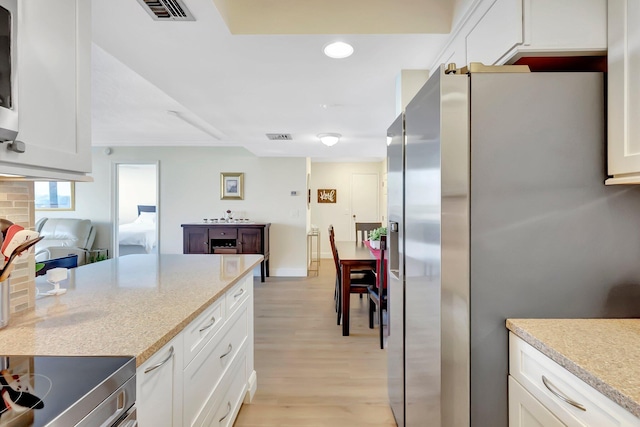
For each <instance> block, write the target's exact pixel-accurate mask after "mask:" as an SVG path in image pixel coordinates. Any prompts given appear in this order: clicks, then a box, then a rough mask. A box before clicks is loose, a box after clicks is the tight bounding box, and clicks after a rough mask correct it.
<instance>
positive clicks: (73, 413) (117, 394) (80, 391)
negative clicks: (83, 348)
mask: <svg viewBox="0 0 640 427" xmlns="http://www.w3.org/2000/svg"><path fill="white" fill-rule="evenodd" d="M135 370H136V363H135V358H133V357H115V356H95V357H94V356H91V357H85V356H2V357H0V386H1V388H0V426H1V427H22V426H33V427H45V426H46V427H58V426H60V427H70V426H84V425H87V426H89V425H116V424H117V420H118V419H120V418H121V417H122V416H124V415H125V414H126V413H127V411H129V409H130V408H131V406H133V404H134V403H135ZM98 419H99V420H98ZM97 420H98V421H97Z"/></svg>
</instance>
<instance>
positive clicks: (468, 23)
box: [431, 0, 607, 74]
mask: <svg viewBox="0 0 640 427" xmlns="http://www.w3.org/2000/svg"><path fill="white" fill-rule="evenodd" d="M460 43H462V44H463V45H464V47H460ZM606 51H607V1H606V0H563V1H557V0H484V1H479V2H477V3H474V4H473V6H472V8H471V9H470V10H468V11H467V12H466V13H465V15H464V17H463V18H462V19H461V20H460V22H459V24H458V25H457V26H456V28H454V29H453V31H452V33H451V38H450V40H449V42H448V43H447V45H446V46H445V48H444V49H443V52H442V54H440V55H439V57H438V59H437V60H436V62H435V63H434V64H433V65H432V67H431V73H432V74H433V72H434V71H435V70H437V68H438V66H439V65H440V64H443V63H444V64H447V63H449V62H455V63H456V65H457V66H458V68H459V67H461V66H464V65H468V64H469V63H471V62H482V63H483V64H485V65H501V64H513V63H515V62H516V61H517V60H518V59H520V58H522V57H524V56H575V55H604V54H606ZM461 53H463V54H464V55H461ZM452 56H455V57H456V58H455V59H456V60H455V61H450V60H449V57H452Z"/></svg>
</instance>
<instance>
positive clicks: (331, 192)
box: [318, 188, 338, 203]
mask: <svg viewBox="0 0 640 427" xmlns="http://www.w3.org/2000/svg"><path fill="white" fill-rule="evenodd" d="M337 201H338V190H336V189H335V188H321V189H319V190H318V203H336V202H337Z"/></svg>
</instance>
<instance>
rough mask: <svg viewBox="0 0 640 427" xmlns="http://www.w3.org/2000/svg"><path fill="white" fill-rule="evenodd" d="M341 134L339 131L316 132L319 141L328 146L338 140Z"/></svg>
mask: <svg viewBox="0 0 640 427" xmlns="http://www.w3.org/2000/svg"><path fill="white" fill-rule="evenodd" d="M341 136H342V135H340V134H339V133H321V134H318V138H319V139H320V141H322V143H323V144H324V145H326V146H328V147H331V146H332V145H336V144H337V143H338V141H340V137H341Z"/></svg>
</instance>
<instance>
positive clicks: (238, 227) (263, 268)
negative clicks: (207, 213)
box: [182, 223, 271, 282]
mask: <svg viewBox="0 0 640 427" xmlns="http://www.w3.org/2000/svg"><path fill="white" fill-rule="evenodd" d="M270 226H271V224H270V223H267V224H258V223H255V224H254V223H218V224H215V223H214V224H200V223H197V224H195V223H194V224H182V233H183V234H182V235H183V237H182V253H185V254H261V255H263V256H264V260H263V261H262V262H261V263H260V279H261V281H263V282H264V280H265V277H269V227H270Z"/></svg>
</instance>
